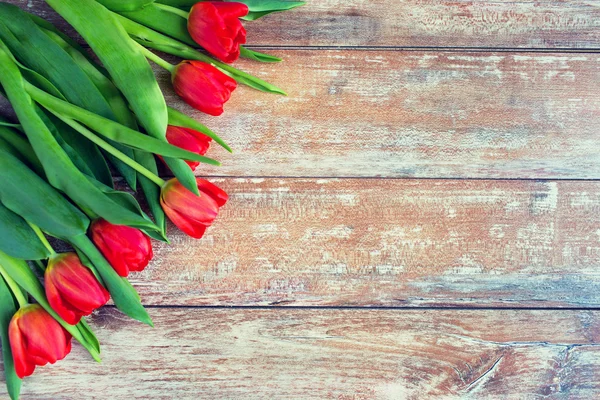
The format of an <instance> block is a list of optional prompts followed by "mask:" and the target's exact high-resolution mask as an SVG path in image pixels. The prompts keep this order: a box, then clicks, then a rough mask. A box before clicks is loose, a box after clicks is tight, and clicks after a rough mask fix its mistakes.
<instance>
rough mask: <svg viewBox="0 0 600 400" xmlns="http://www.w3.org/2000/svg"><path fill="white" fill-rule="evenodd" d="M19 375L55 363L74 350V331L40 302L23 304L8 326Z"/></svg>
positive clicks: (16, 369) (25, 374)
mask: <svg viewBox="0 0 600 400" xmlns="http://www.w3.org/2000/svg"><path fill="white" fill-rule="evenodd" d="M8 338H9V341H10V348H11V350H12V354H13V359H14V362H15V371H16V373H17V376H18V377H19V378H21V379H23V378H24V377H26V376H29V375H31V374H33V371H34V370H35V367H36V366H44V365H46V364H48V363H50V364H54V363H55V362H57V361H59V360H62V359H63V358H65V357H66V356H67V354H69V353H70V352H71V334H69V332H67V331H66V330H65V329H64V328H63V327H62V326H61V325H60V324H59V323H58V322H57V321H56V320H55V319H54V318H52V316H51V315H50V314H48V313H47V312H46V310H44V309H43V308H42V307H41V306H40V305H38V304H29V305H26V306H24V307H21V308H20V309H19V311H17V312H16V313H15V315H14V316H13V317H12V319H11V321H10V324H9V326H8Z"/></svg>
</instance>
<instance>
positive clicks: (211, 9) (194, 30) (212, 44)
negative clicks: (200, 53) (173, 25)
mask: <svg viewBox="0 0 600 400" xmlns="http://www.w3.org/2000/svg"><path fill="white" fill-rule="evenodd" d="M248 11H249V10H248V6H247V5H245V4H243V3H235V2H219V1H202V2H199V3H196V4H195V5H194V6H193V7H192V10H191V11H190V16H189V18H188V31H189V33H190V35H191V36H192V38H193V39H194V41H195V42H196V43H198V44H199V45H200V46H202V47H204V48H205V49H206V51H208V52H209V53H210V54H212V55H213V56H215V57H217V58H218V59H219V60H221V61H223V62H226V63H232V62H234V61H235V60H237V59H238V58H239V56H240V45H242V44H244V43H246V29H244V26H243V25H242V22H241V21H240V18H241V17H244V16H246V15H248Z"/></svg>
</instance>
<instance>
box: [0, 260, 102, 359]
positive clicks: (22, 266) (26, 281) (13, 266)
mask: <svg viewBox="0 0 600 400" xmlns="http://www.w3.org/2000/svg"><path fill="white" fill-rule="evenodd" d="M0 265H1V266H2V268H4V270H5V271H6V272H7V273H8V275H9V276H10V277H11V278H12V279H14V280H15V282H17V283H18V284H19V286H21V287H22V288H23V289H25V291H26V292H27V293H29V294H30V295H31V296H32V297H33V298H34V299H35V300H36V301H37V302H38V303H39V304H40V306H42V307H43V308H44V310H46V311H47V312H48V313H49V314H50V315H52V317H53V318H54V319H56V320H57V321H58V323H60V324H61V325H62V326H63V327H64V328H65V329H66V330H67V332H69V333H70V334H71V335H72V336H73V337H74V338H75V340H77V341H78V342H79V343H81V345H82V346H83V347H85V348H86V350H87V351H88V352H89V353H90V355H91V356H92V357H93V358H94V360H96V361H98V362H100V354H99V352H98V351H97V350H96V346H95V345H94V344H93V343H89V342H88V341H87V340H86V338H85V337H84V336H83V335H82V334H81V332H80V331H79V329H78V328H77V327H76V326H73V325H70V324H68V323H67V322H65V320H63V319H62V318H61V317H60V316H59V315H58V314H57V313H56V312H55V311H54V310H53V309H52V307H51V306H50V303H48V299H47V298H46V293H45V291H44V287H43V286H42V284H41V283H40V281H39V280H38V279H37V277H36V276H35V274H34V273H33V271H32V270H31V269H30V268H29V266H28V265H27V263H26V262H25V261H23V260H18V259H16V258H13V257H10V256H9V255H7V254H5V253H3V252H1V251H0Z"/></svg>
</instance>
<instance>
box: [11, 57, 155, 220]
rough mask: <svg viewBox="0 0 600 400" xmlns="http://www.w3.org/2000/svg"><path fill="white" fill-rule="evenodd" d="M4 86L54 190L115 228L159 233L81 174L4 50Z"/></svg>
mask: <svg viewBox="0 0 600 400" xmlns="http://www.w3.org/2000/svg"><path fill="white" fill-rule="evenodd" d="M0 82H1V83H2V85H3V87H4V89H5V91H6V93H7V95H8V98H9V100H10V102H11V104H12V105H13V107H14V109H15V112H16V114H17V117H18V118H19V121H20V122H21V124H22V125H23V128H24V130H25V132H26V133H27V136H28V138H29V141H30V143H31V144H32V146H33V148H34V150H35V153H36V155H37V156H38V158H39V159H40V161H41V162H42V164H43V166H44V169H45V171H46V176H47V178H48V181H49V182H50V183H51V184H52V185H53V186H54V187H56V188H58V189H60V190H62V191H63V192H64V193H66V194H67V195H68V196H69V197H71V198H72V199H73V201H75V202H76V203H77V204H81V205H83V206H85V207H86V208H89V209H90V210H92V211H93V212H95V213H96V214H98V215H100V216H102V217H103V218H104V219H106V220H108V221H110V222H112V223H114V224H118V225H129V226H136V227H138V228H142V229H144V228H147V229H158V228H157V227H156V226H155V225H154V224H152V223H150V222H148V221H147V220H145V219H144V218H141V217H140V216H138V215H136V214H134V213H131V212H130V211H128V210H126V209H123V208H122V207H120V206H119V205H118V204H116V203H114V202H113V201H111V200H110V198H108V197H106V196H105V195H104V194H103V193H102V191H100V190H98V189H97V188H96V187H94V186H93V185H92V184H91V183H90V182H89V181H88V179H87V177H86V176H85V175H84V174H82V173H81V172H80V171H79V170H77V168H76V167H75V166H74V165H73V163H72V162H71V160H70V159H69V157H68V156H67V155H66V154H65V153H64V151H62V149H61V148H60V146H59V145H58V143H57V142H56V140H55V139H54V138H53V137H52V134H51V133H50V131H49V130H48V128H47V127H46V125H45V124H44V123H43V121H42V120H41V118H40V117H39V116H38V115H37V113H36V110H35V107H34V104H33V102H32V100H31V98H30V97H29V95H28V94H27V92H26V90H25V82H24V81H23V77H22V76H21V74H20V72H19V69H18V68H17V66H16V65H15V64H14V63H13V62H12V61H11V59H10V57H9V56H8V55H7V53H6V52H4V51H2V50H0ZM4 203H5V204H6V202H4ZM9 208H10V207H9ZM36 225H39V224H36Z"/></svg>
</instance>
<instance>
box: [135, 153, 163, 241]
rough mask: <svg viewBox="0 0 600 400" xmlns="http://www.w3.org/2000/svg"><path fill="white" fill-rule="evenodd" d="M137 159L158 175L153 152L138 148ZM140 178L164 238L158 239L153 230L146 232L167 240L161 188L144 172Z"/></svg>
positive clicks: (155, 220) (151, 235) (155, 221)
mask: <svg viewBox="0 0 600 400" xmlns="http://www.w3.org/2000/svg"><path fill="white" fill-rule="evenodd" d="M135 161H137V162H138V163H139V164H140V165H141V166H142V167H144V168H146V169H147V170H149V171H150V172H152V173H153V174H155V175H158V168H157V166H156V160H155V158H154V156H153V155H152V154H150V153H146V152H144V151H139V150H136V152H135ZM138 180H139V182H140V186H141V187H142V190H143V191H144V195H145V196H146V201H147V202H148V206H149V207H150V211H151V212H152V215H153V216H154V223H155V224H156V225H157V226H158V227H159V228H160V236H161V237H162V238H160V239H158V238H157V237H155V235H153V234H152V232H146V234H148V235H149V236H150V237H154V238H155V239H158V240H165V239H166V238H167V221H166V217H165V212H164V210H163V208H162V206H161V205H160V188H159V187H158V186H157V185H156V184H154V182H152V181H151V180H150V179H148V178H146V177H145V176H143V175H142V174H139V176H138ZM167 241H168V239H167Z"/></svg>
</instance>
